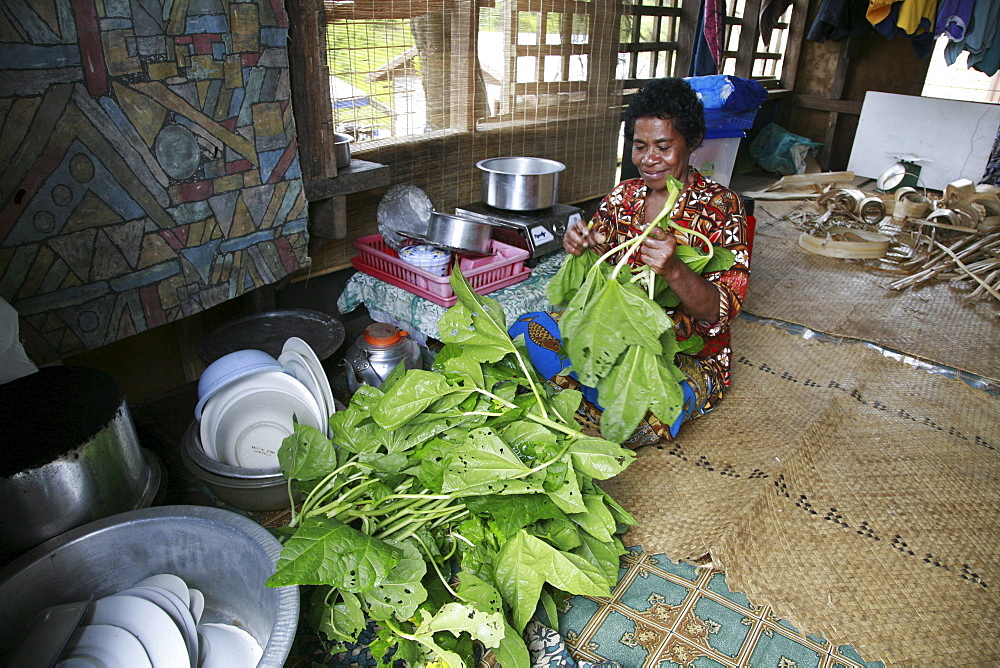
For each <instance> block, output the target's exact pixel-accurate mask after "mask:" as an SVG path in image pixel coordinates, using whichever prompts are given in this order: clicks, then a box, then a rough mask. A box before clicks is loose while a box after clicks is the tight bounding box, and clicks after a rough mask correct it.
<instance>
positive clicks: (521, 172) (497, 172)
mask: <svg viewBox="0 0 1000 668" xmlns="http://www.w3.org/2000/svg"><path fill="white" fill-rule="evenodd" d="M476 167H478V168H479V169H480V170H481V171H482V172H483V201H484V202H486V204H488V205H489V206H494V207H496V208H498V209H506V210H508V211H535V210H537V209H546V208H548V207H550V206H552V205H554V204H555V203H556V202H557V201H558V199H559V173H560V172H561V171H563V170H564V169H566V165H564V164H562V163H561V162H556V161H555V160H548V159H546V158H523V157H519V158H488V159H486V160H480V161H479V162H478V163H476Z"/></svg>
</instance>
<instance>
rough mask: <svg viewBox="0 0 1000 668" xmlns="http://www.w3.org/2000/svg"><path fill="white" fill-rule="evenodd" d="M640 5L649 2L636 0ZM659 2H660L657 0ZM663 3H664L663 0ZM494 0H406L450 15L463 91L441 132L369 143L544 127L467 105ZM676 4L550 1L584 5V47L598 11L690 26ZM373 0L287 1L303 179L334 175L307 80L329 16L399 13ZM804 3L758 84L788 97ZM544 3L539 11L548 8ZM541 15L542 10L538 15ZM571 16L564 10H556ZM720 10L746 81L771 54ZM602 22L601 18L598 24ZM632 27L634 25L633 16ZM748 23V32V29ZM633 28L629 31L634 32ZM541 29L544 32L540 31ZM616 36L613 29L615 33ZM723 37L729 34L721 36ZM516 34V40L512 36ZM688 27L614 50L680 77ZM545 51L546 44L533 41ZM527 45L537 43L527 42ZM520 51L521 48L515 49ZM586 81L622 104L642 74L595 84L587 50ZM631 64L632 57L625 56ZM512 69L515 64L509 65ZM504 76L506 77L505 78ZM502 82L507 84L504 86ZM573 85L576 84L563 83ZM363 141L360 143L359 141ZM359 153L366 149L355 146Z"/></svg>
mask: <svg viewBox="0 0 1000 668" xmlns="http://www.w3.org/2000/svg"><path fill="white" fill-rule="evenodd" d="M638 1H639V2H643V1H649V0H638ZM659 1H660V2H663V1H664V0H659ZM666 1H669V0H666ZM492 2H493V0H410V6H416V7H418V8H422V9H424V10H430V9H435V10H447V11H448V12H449V15H450V16H451V17H452V20H453V21H455V23H454V24H453V28H452V41H453V44H456V45H457V47H456V48H453V49H452V53H451V61H450V62H451V64H452V72H454V73H455V74H456V80H460V81H463V82H464V87H463V94H461V95H459V96H457V97H458V99H459V103H458V104H457V105H453V106H452V117H451V120H450V127H449V128H448V129H444V130H440V131H435V132H434V133H428V134H422V135H408V136H405V137H392V138H388V139H381V140H375V142H371V144H372V145H375V144H378V145H379V146H387V145H400V144H411V143H419V142H424V141H428V140H432V139H433V138H434V137H436V136H448V135H451V134H454V133H465V132H477V131H487V132H488V131H495V130H496V129H497V128H499V127H509V128H512V129H513V128H516V127H519V126H520V127H524V128H525V129H528V128H535V127H537V126H538V125H544V123H545V122H546V119H537V118H532V115H531V114H518V113H515V114H510V115H504V114H501V116H499V117H496V116H491V117H488V118H485V119H477V118H476V117H475V113H474V109H473V97H472V96H473V94H474V91H475V81H474V75H473V72H472V71H471V68H472V66H473V63H474V62H475V59H474V58H471V57H469V55H468V54H471V53H473V49H475V45H476V31H477V30H478V19H479V9H480V8H481V7H483V6H490V5H492ZM511 2H512V3H513V6H514V7H515V8H518V7H519V6H521V5H522V3H523V4H524V5H527V0H511ZM677 2H678V3H679V5H680V6H652V5H642V4H633V2H629V1H628V0H593V1H592V2H582V1H581V0H553V6H555V7H559V8H563V7H569V8H580V9H590V10H591V11H589V12H580V13H588V14H589V15H590V16H591V19H590V24H591V25H590V26H589V34H590V35H591V37H590V38H589V39H590V45H592V44H593V42H594V40H593V37H592V36H593V34H594V32H595V31H596V30H597V29H598V28H597V25H599V24H601V23H602V21H599V20H597V17H599V16H600V15H601V12H602V11H606V10H607V8H609V7H610V8H612V13H613V15H614V16H613V18H615V19H617V18H619V17H621V16H625V15H631V16H637V17H642V16H653V17H658V18H661V19H662V18H664V17H672V18H676V20H678V21H680V22H681V25H696V24H697V20H698V11H699V8H700V3H699V2H697V0H683V1H682V0H677ZM379 3H380V0H353V2H351V0H291V1H290V2H288V3H287V6H288V13H289V18H290V21H289V59H290V61H291V62H292V67H291V76H292V101H293V105H294V107H295V109H296V112H297V113H296V114H295V117H296V125H297V131H298V137H299V140H298V147H299V152H300V162H301V164H302V171H303V178H304V179H305V180H306V181H310V180H318V179H331V178H335V177H336V176H337V174H338V172H337V168H336V165H335V163H334V159H333V153H334V152H333V128H332V125H333V120H332V114H331V113H330V110H331V109H332V97H331V94H330V90H329V87H328V86H316V85H310V83H311V82H315V81H316V80H317V78H318V79H319V80H321V81H328V80H329V70H328V68H327V66H326V57H325V53H326V26H327V22H328V21H329V20H331V18H338V17H341V16H343V11H342V10H343V9H345V8H346V7H347V6H348V4H351V6H352V7H353V9H352V12H354V14H353V15H354V16H357V11H358V7H362V8H364V7H367V8H368V9H369V10H370V13H371V16H374V17H377V18H406V17H404V16H402V15H399V14H398V13H395V14H393V15H392V16H389V15H388V14H386V13H385V11H384V10H383V9H380V7H381V8H384V7H385V6H386V5H384V4H383V5H380V4H379ZM808 4H809V3H808V0H793V2H792V5H791V9H792V19H791V20H790V21H788V22H787V23H780V24H779V26H778V27H779V28H781V29H784V30H786V31H787V33H786V35H787V36H786V44H785V51H784V53H783V55H782V56H781V57H782V59H783V61H784V64H783V66H782V72H781V77H780V78H777V79H775V78H764V79H762V83H763V84H764V85H765V87H767V88H769V89H770V90H771V92H772V95H773V94H787V93H788V92H789V91H790V90H791V89H792V88H794V84H795V69H796V66H797V63H798V56H799V51H800V48H801V44H802V40H803V38H804V32H805V15H806V11H807V9H808ZM760 5H761V0H745V4H744V8H743V16H744V17H746V16H756V15H758V14H759V10H760ZM389 7H390V8H392V7H395V8H396V9H395V11H397V12H398V8H399V7H400V5H392V4H390V5H389ZM547 10H548V8H547V7H546V8H545V11H547ZM543 13H544V12H543ZM562 13H564V14H566V15H571V13H569V12H566V11H564V12H562ZM728 14H729V12H728V11H727V19H726V27H727V30H731V29H732V28H731V27H730V26H737V25H738V26H740V39H739V44H738V47H737V49H736V50H735V51H732V50H728V51H726V53H725V56H726V57H735V58H736V71H735V72H734V74H735V75H736V76H739V77H743V78H751V75H752V72H753V69H754V65H755V63H756V62H758V61H759V60H760V59H762V58H765V59H773V58H774V56H773V55H770V54H768V53H766V52H763V51H761V50H759V49H758V44H759V39H760V36H759V30H758V29H757V23H756V21H747V20H746V19H745V18H731V17H729V16H728ZM604 23H608V22H604ZM613 23H614V24H615V25H614V26H613V29H614V30H615V31H618V30H619V28H618V21H617V20H615V21H614V22H613ZM634 25H635V26H638V25H639V21H636V22H635V24H634ZM748 28H749V29H748ZM637 31H638V28H636V32H637ZM543 34H544V33H543ZM619 34H620V33H619ZM727 34H728V33H727ZM515 39H516V37H515ZM694 40H695V34H694V30H679V31H678V34H677V39H676V41H666V42H662V41H661V42H647V43H639V42H637V41H632V42H621V41H619V42H618V47H617V53H615V54H614V57H615V58H617V55H618V53H622V52H625V53H633V54H634V53H638V52H643V51H653V52H657V53H662V52H671V53H673V57H674V64H673V74H674V75H676V76H683V75H684V74H686V72H687V70H688V68H689V66H690V61H691V57H692V55H693V51H694ZM538 46H541V47H543V48H546V49H548V48H549V47H551V45H549V46H546V45H544V44H542V45H538ZM560 46H563V47H567V48H564V49H561V50H559V49H557V51H561V52H567V50H568V51H569V52H571V53H576V52H578V51H582V52H586V46H587V45H572V44H567V45H560ZM532 48H537V46H536V47H532ZM518 50H520V49H518ZM588 55H589V59H588V60H589V62H588V75H589V76H588V78H587V80H585V81H580V82H571V83H574V84H578V85H579V88H580V89H581V90H584V91H586V92H587V95H588V96H590V95H595V96H601V97H603V98H606V99H611V98H613V97H615V96H621V97H620V98H619V99H621V100H622V102H623V103H624V102H627V99H628V95H627V91H629V90H634V89H637V88H639V87H641V86H642V84H643V83H644V82H645V81H647V80H648V79H646V78H637V77H635V76H634V74H635V67H634V65H633V66H631V69H630V70H629V71H630V73H631V74H632V75H633V76H628V77H626V78H624V79H617V78H613V79H612V80H611V82H610V85H607V84H606V80H604V81H598V80H597V79H598V78H599V77H598V76H594V75H593V74H592V73H593V72H600V71H603V70H601V69H599V68H600V67H602V66H605V65H606V63H605V64H603V65H600V64H597V63H594V62H593V60H594V59H595V58H594V56H595V54H594V53H592V52H591V53H589V54H588ZM632 60H633V62H634V60H635V59H634V58H633V59H632ZM512 71H514V72H516V69H514V70H512ZM507 78H510V77H507ZM509 85H510V86H511V94H512V95H513V94H516V93H517V90H518V89H519V88H518V87H519V86H521V88H520V90H522V91H527V90H529V87H531V86H535V87H537V88H538V89H542V88H545V84H544V83H530V84H517V83H515V82H514V81H510V84H509ZM505 86H506V84H505ZM570 87H571V88H575V87H576V86H575V85H574V86H570ZM574 106H575V105H572V104H571V105H567V113H565V114H560V115H559V120H563V119H564V117H565V118H572V117H573V116H574V115H579V112H577V113H576V114H574V112H573V110H572V108H573V107H574ZM367 144H368V142H366V145H367ZM359 148H360V149H361V150H362V151H363V150H364V149H365V147H359Z"/></svg>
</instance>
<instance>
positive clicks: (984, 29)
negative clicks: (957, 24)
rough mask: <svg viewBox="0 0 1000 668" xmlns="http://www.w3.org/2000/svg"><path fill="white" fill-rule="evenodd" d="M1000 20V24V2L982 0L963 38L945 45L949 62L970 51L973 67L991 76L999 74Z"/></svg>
mask: <svg viewBox="0 0 1000 668" xmlns="http://www.w3.org/2000/svg"><path fill="white" fill-rule="evenodd" d="M997 23H1000V2H995V1H992V0H978V2H976V3H975V5H974V7H973V9H972V19H971V21H970V22H969V24H968V27H967V28H966V31H965V36H964V37H963V39H961V40H959V41H956V42H948V44H946V45H945V47H944V60H945V62H946V63H948V64H949V65H952V64H954V63H955V61H956V60H957V59H958V55H959V54H960V53H962V51H968V52H969V59H968V64H969V67H971V68H973V69H976V70H979V71H980V72H982V73H984V74H986V75H987V76H993V75H994V74H996V73H997V70H998V69H1000V30H998V29H997Z"/></svg>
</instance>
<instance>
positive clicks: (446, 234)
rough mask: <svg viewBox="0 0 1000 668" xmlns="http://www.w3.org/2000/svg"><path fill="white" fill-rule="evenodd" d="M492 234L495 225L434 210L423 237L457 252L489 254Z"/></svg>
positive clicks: (433, 243)
mask: <svg viewBox="0 0 1000 668" xmlns="http://www.w3.org/2000/svg"><path fill="white" fill-rule="evenodd" d="M492 236H493V226H492V225H490V224H489V223H484V222H482V221H479V220H473V219H471V218H463V217H462V216H453V215H451V214H447V213H441V212H439V211H432V212H431V219H430V220H429V221H428V223H427V232H426V233H425V234H424V235H423V236H422V238H421V239H422V240H423V241H426V242H427V243H429V244H431V245H433V246H438V247H439V248H447V249H449V250H453V251H455V252H457V253H474V254H478V255H488V254H489V252H490V239H491V238H492Z"/></svg>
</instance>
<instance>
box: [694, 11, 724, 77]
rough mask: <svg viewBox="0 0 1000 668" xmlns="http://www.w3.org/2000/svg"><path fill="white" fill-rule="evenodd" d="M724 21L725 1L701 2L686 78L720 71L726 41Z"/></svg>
mask: <svg viewBox="0 0 1000 668" xmlns="http://www.w3.org/2000/svg"><path fill="white" fill-rule="evenodd" d="M725 21H726V5H725V0H702V3H701V11H700V12H699V13H698V27H697V29H696V32H695V35H696V37H695V45H694V54H693V55H692V58H691V67H690V68H689V69H688V76H692V77H700V76H709V75H712V74H718V73H719V72H721V71H722V66H723V58H724V55H723V54H724V52H725V39H726V24H725Z"/></svg>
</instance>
